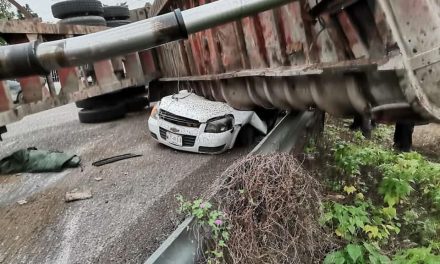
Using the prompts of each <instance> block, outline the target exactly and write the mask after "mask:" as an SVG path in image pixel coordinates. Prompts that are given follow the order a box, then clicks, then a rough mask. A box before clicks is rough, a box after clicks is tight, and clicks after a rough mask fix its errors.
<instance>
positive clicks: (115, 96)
mask: <svg viewBox="0 0 440 264" xmlns="http://www.w3.org/2000/svg"><path fill="white" fill-rule="evenodd" d="M143 93H145V86H136V87H129V88H124V89H121V90H118V91H114V92H111V93H107V94H102V95H98V96H94V97H90V98H87V99H84V100H81V101H77V102H75V105H76V107H78V108H83V109H96V108H101V107H106V106H109V105H114V104H117V103H118V102H124V100H125V99H128V100H129V99H130V98H133V97H135V96H139V95H141V94H143Z"/></svg>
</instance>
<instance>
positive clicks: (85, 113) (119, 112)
mask: <svg viewBox="0 0 440 264" xmlns="http://www.w3.org/2000/svg"><path fill="white" fill-rule="evenodd" d="M125 114H126V110H125V105H124V104H117V105H113V106H106V107H101V108H96V109H82V110H80V111H79V113H78V117H79V121H80V122H81V123H87V124H93V123H103V122H109V121H113V120H116V119H120V118H123V117H124V116H125Z"/></svg>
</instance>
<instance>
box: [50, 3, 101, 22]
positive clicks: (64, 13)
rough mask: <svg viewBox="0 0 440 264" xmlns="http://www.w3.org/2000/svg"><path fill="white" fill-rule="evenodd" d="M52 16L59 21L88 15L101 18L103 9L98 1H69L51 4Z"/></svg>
mask: <svg viewBox="0 0 440 264" xmlns="http://www.w3.org/2000/svg"><path fill="white" fill-rule="evenodd" d="M52 14H53V16H54V17H56V18H59V19H65V18H68V17H76V16H89V15H96V16H102V15H103V14H104V9H103V8H102V4H101V2H99V1H95V0H69V1H63V2H59V3H55V4H53V5H52Z"/></svg>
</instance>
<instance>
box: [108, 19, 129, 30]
mask: <svg viewBox="0 0 440 264" xmlns="http://www.w3.org/2000/svg"><path fill="white" fill-rule="evenodd" d="M130 23H131V21H129V20H107V27H111V28H114V27H120V26H125V25H128V24H130Z"/></svg>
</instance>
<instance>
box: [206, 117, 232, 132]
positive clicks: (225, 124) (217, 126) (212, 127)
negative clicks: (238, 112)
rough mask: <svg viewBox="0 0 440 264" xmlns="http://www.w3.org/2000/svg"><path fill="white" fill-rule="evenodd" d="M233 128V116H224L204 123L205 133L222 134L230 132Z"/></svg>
mask: <svg viewBox="0 0 440 264" xmlns="http://www.w3.org/2000/svg"><path fill="white" fill-rule="evenodd" d="M233 126H234V117H233V116H230V115H228V116H224V117H219V118H215V119H211V120H209V121H208V122H207V123H206V128H205V132H206V133H223V132H226V131H228V130H231V129H232V127H233Z"/></svg>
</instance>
